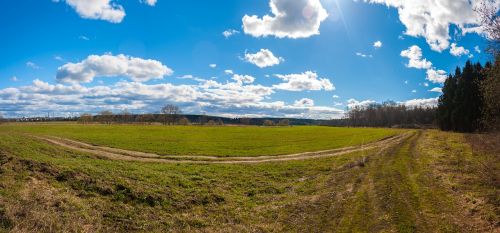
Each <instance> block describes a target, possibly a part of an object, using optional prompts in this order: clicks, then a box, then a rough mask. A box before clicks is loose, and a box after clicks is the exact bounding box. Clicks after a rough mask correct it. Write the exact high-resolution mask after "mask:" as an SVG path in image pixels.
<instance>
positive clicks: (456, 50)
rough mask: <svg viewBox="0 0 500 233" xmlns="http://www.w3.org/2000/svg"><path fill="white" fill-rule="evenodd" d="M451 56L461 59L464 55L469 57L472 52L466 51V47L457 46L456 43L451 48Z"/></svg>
mask: <svg viewBox="0 0 500 233" xmlns="http://www.w3.org/2000/svg"><path fill="white" fill-rule="evenodd" d="M450 54H451V55H453V56H455V57H461V56H463V55H469V54H470V51H469V50H468V49H465V48H464V47H461V46H457V44H456V43H452V44H451V48H450Z"/></svg>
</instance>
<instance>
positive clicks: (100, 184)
mask: <svg viewBox="0 0 500 233" xmlns="http://www.w3.org/2000/svg"><path fill="white" fill-rule="evenodd" d="M121 127H123V130H133V128H134V126H119V125H114V126H90V127H88V129H89V130H88V131H87V130H86V129H87V126H79V125H60V126H52V125H50V126H47V125H2V126H0V138H1V140H0V176H1V177H2V179H0V232H2V231H5V232H306V231H307V232H495V230H498V222H499V214H498V207H499V206H498V196H499V195H498V194H499V193H498V189H497V185H498V184H497V183H496V182H497V180H496V178H497V177H498V173H497V172H496V171H498V168H499V167H498V158H497V157H496V156H495V153H497V151H495V150H496V149H497V147H492V148H483V147H478V146H477V145H483V144H481V143H482V142H490V143H491V142H495V140H492V141H487V140H486V139H487V137H483V136H482V135H465V134H457V133H445V132H440V131H435V130H422V131H415V130H413V131H394V130H390V129H347V128H345V129H337V128H326V127H304V128H302V127H292V128H244V127H242V128H233V127H223V128H221V127H218V128H203V127H198V128H196V127H187V128H185V129H183V128H178V127H164V126H163V127H164V129H163V128H161V127H160V126H154V127H151V129H147V130H152V131H155V130H156V131H160V132H171V131H176V132H182V131H183V130H186V131H184V132H187V131H189V132H194V130H195V129H200V130H201V132H203V133H205V134H208V135H207V136H210V134H209V132H210V131H211V130H215V131H217V130H221V131H224V132H232V133H234V134H236V135H238V134H244V133H242V132H244V131H245V130H246V131H248V132H251V133H250V134H252V135H254V137H259V138H260V139H269V140H273V138H274V137H276V135H279V136H280V137H285V138H287V140H291V141H292V139H295V140H296V141H294V143H295V142H300V143H303V144H302V145H309V144H308V143H307V141H308V140H307V139H308V138H307V137H306V136H305V135H309V137H312V138H315V139H316V138H318V136H319V135H330V138H329V140H331V141H333V144H332V147H335V146H344V145H352V144H349V143H345V144H343V145H342V144H339V143H337V142H335V139H336V138H338V137H345V135H346V134H347V135H349V131H352V132H350V133H351V134H352V135H354V136H352V138H353V139H352V140H358V142H364V141H363V140H359V139H356V136H355V135H356V134H359V133H360V132H367V134H368V135H369V134H370V133H368V132H371V133H372V134H374V133H375V132H376V131H377V130H378V131H381V132H380V133H379V134H381V135H380V136H378V138H382V137H385V136H387V135H390V134H391V133H394V132H399V133H404V134H405V135H406V136H405V137H403V138H401V140H397V141H393V142H391V143H388V144H387V145H385V146H382V147H378V148H367V149H366V150H362V151H357V152H353V153H347V154H342V155H338V156H331V157H325V158H318V159H304V160H292V161H280V162H269V163H258V164H238V163H236V164H189V163H153V162H147V163H145V162H136V161H121V160H113V159H106V158H101V157H99V156H96V155H94V154H92V153H85V152H82V151H78V150H73V149H69V148H66V147H61V146H57V145H53V144H50V143H47V142H46V141H43V140H40V139H38V138H37V137H33V135H44V134H50V135H56V136H61V137H62V136H68V137H72V138H73V139H81V140H89V142H90V140H97V141H96V142H100V143H103V144H104V143H106V144H105V145H110V146H111V145H112V146H116V145H119V146H123V147H125V145H126V144H125V141H120V140H130V141H127V142H129V143H132V144H134V143H133V141H132V140H131V139H122V138H127V136H130V137H135V136H133V135H128V134H124V136H121V137H119V138H120V140H118V142H116V141H114V140H110V139H109V135H113V134H112V133H111V132H108V134H106V136H103V135H98V134H100V133H101V132H106V130H107V128H112V129H115V130H122V129H121ZM136 127H140V128H141V129H144V128H145V127H143V126H136ZM146 128H147V127H146ZM56 129H57V130H56ZM62 129H75V130H73V131H71V130H70V131H68V130H65V131H63V130H62ZM78 131H79V132H78ZM137 131H140V130H139V129H137ZM274 131H276V132H274ZM294 131H295V132H296V134H298V132H306V134H302V135H292V134H291V133H290V132H294ZM90 132H92V133H90ZM236 132H238V133H236ZM254 132H258V133H254ZM284 132H285V133H284ZM334 132H339V134H338V136H335V135H336V134H335V133H334ZM383 132H391V133H388V134H387V135H385V134H384V133H383ZM307 133H308V134H307ZM342 133H344V134H342ZM122 134H123V133H122ZM263 134H264V135H263ZM266 134H272V135H273V136H272V137H271V136H268V135H266ZM84 135H87V137H88V138H85V136H84ZM188 135H189V134H188ZM365 135H366V134H365ZM157 136H158V137H165V136H163V134H162V133H157V134H155V137H157ZM155 137H151V141H153V142H155V141H156V143H158V142H159V141H160V140H159V139H155ZM225 137H226V138H231V137H230V136H225ZM241 137H242V138H244V137H243V136H241ZM208 138H215V137H208ZM298 138H301V139H302V140H298ZM240 139H241V138H240ZM98 140H102V141H98ZM186 140H187V139H186ZM209 140H213V139H209ZM309 140H313V139H309ZM373 140H376V139H375V137H374V138H373ZM143 141H144V140H143ZM274 141H281V140H277V139H274ZM325 141H327V140H326V139H325ZM108 143H109V144H108ZM113 143H115V144H113ZM240 143H241V142H240ZM253 143H260V142H255V141H249V142H247V144H248V145H251V144H253ZM350 143H353V142H350ZM135 144H137V143H135ZM200 144H201V145H203V143H200ZM186 145H187V144H186ZM225 145H230V144H225ZM284 145H286V143H285V141H283V142H282V148H285V146H284ZM326 145H327V144H326V143H325V145H324V146H323V147H321V148H322V149H324V148H331V147H328V146H326ZM130 148H134V147H132V146H131V147H130ZM137 148H142V147H137ZM202 148H203V147H202ZM251 148H256V147H251ZM312 148H314V147H310V148H307V150H310V149H312ZM203 149H204V150H206V149H205V148H203ZM157 150H158V149H157ZM295 150H297V149H295ZM304 150H306V149H304ZM158 151H159V150H158ZM186 151H189V150H186ZM193 151H194V150H193ZM221 151H228V149H227V148H225V149H224V150H221ZM270 151H276V154H281V153H288V152H281V151H279V150H278V149H273V150H270ZM180 152H182V153H185V152H184V151H180ZM180 152H179V153H180ZM232 153H234V152H231V153H228V154H232ZM260 153H263V152H262V151H258V150H257V149H254V152H253V154H254V155H256V154H260ZM483 164H487V165H488V166H490V170H487V169H484V167H483Z"/></svg>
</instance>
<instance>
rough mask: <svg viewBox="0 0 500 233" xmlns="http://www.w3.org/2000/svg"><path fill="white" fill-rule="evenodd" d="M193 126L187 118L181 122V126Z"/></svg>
mask: <svg viewBox="0 0 500 233" xmlns="http://www.w3.org/2000/svg"><path fill="white" fill-rule="evenodd" d="M189 124H191V122H189V119H187V118H186V117H183V118H181V119H180V120H179V125H189Z"/></svg>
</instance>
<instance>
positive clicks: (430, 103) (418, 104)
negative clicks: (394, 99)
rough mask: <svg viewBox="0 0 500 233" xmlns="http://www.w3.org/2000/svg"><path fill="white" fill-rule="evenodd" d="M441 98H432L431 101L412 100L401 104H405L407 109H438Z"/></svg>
mask: <svg viewBox="0 0 500 233" xmlns="http://www.w3.org/2000/svg"><path fill="white" fill-rule="evenodd" d="M438 100H439V98H430V99H412V100H407V101H404V102H400V104H404V105H405V106H407V107H410V108H415V107H424V108H433V107H437V105H438Z"/></svg>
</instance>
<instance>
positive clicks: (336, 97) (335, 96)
mask: <svg viewBox="0 0 500 233" xmlns="http://www.w3.org/2000/svg"><path fill="white" fill-rule="evenodd" d="M332 98H334V99H338V98H340V96H338V95H333V96H332Z"/></svg>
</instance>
